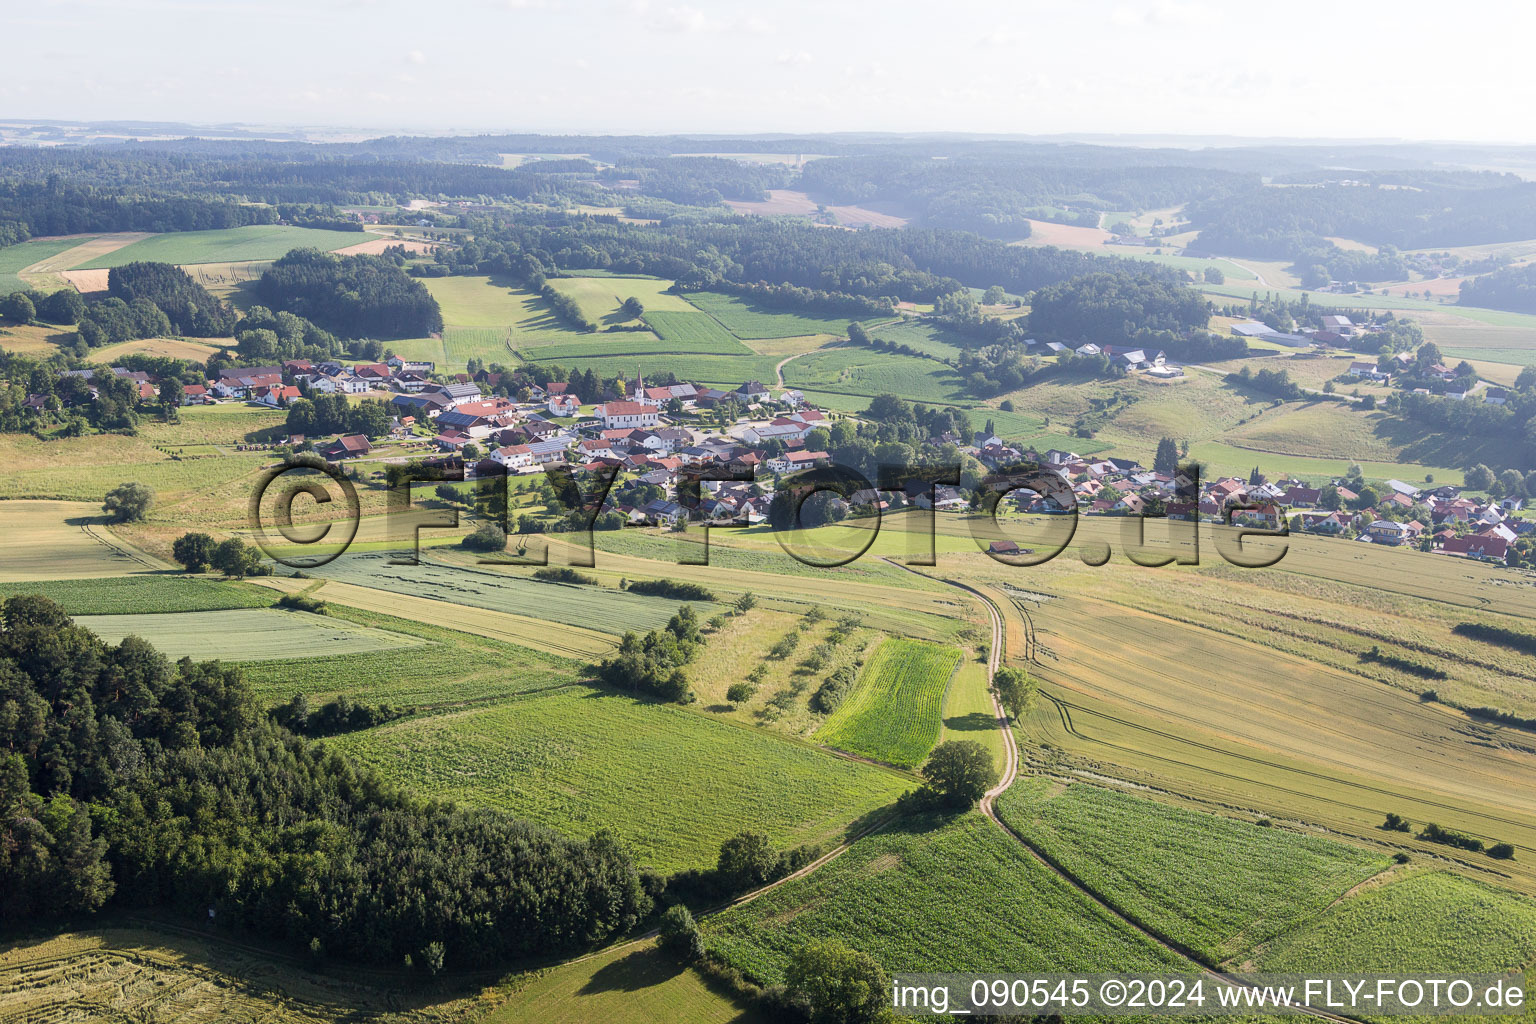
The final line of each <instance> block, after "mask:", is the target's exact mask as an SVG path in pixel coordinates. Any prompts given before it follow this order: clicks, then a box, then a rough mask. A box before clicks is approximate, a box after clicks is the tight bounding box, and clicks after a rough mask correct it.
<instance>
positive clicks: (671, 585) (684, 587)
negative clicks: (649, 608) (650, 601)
mask: <svg viewBox="0 0 1536 1024" xmlns="http://www.w3.org/2000/svg"><path fill="white" fill-rule="evenodd" d="M629 592H630V593H632V594H646V595H649V596H651V597H670V598H672V599H673V600H674V601H713V600H714V599H715V595H714V592H713V591H711V590H710V589H709V588H708V587H701V586H699V584H697V583H680V582H678V581H677V580H638V581H636V582H634V583H631V584H630V585H629Z"/></svg>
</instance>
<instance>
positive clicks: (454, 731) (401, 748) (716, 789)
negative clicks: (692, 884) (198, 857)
mask: <svg viewBox="0 0 1536 1024" xmlns="http://www.w3.org/2000/svg"><path fill="white" fill-rule="evenodd" d="M331 742H332V743H333V744H334V745H335V746H337V747H338V748H341V749H343V750H345V751H346V752H348V753H350V754H351V755H353V756H354V757H356V758H357V759H358V760H359V761H361V762H362V763H364V764H366V765H369V766H370V767H372V768H375V769H377V770H378V771H380V772H382V773H383V774H385V775H386V776H388V777H390V778H392V779H393V780H395V781H396V782H399V783H401V784H403V785H405V786H408V787H409V788H411V789H412V790H414V791H416V792H418V793H421V794H423V795H428V796H436V797H442V798H445V799H452V800H455V801H458V802H460V803H464V804H467V805H475V806H490V807H497V808H501V809H504V810H508V811H511V812H512V813H514V814H518V815H522V816H525V817H529V818H532V819H533V820H535V821H539V822H542V823H544V824H546V825H552V826H554V827H556V828H559V829H561V830H562V831H565V832H569V833H573V834H577V835H583V836H585V835H590V834H591V833H593V832H595V831H597V830H598V829H600V828H611V829H614V830H615V831H617V833H618V834H619V836H620V838H621V839H623V841H624V842H625V843H626V844H627V845H628V846H629V847H630V848H631V849H632V850H633V851H634V853H635V854H636V856H637V858H638V860H639V861H640V863H642V864H649V865H651V866H652V867H655V868H657V869H658V870H663V871H670V870H675V869H678V868H683V867H704V866H707V865H712V864H713V863H714V862H715V859H716V855H717V854H718V852H719V846H720V843H721V842H722V841H723V840H725V839H727V838H729V837H730V836H732V835H735V834H736V833H738V832H740V831H742V830H744V829H751V830H755V831H759V832H763V833H765V834H767V835H768V836H769V837H770V838H771V839H772V840H773V842H774V843H775V844H777V845H778V846H780V847H789V846H796V845H799V844H802V843H811V842H825V841H828V840H833V839H836V838H837V837H838V836H839V835H840V834H841V831H842V829H843V828H844V827H845V826H846V825H848V823H849V822H851V821H853V820H854V819H855V818H858V817H859V816H860V815H863V814H865V813H867V812H869V811H872V810H874V809H875V808H877V807H882V806H884V805H886V804H888V803H889V802H890V801H892V800H893V799H894V798H895V797H896V796H897V795H898V794H900V793H901V792H903V791H905V790H906V789H909V788H911V782H910V780H908V779H905V778H903V777H901V776H898V775H895V774H893V773H890V772H887V771H885V770H882V769H879V768H873V767H870V766H869V765H864V764H859V763H857V762H853V761H848V760H845V759H842V758H838V757H834V756H832V755H830V754H828V753H826V752H825V751H821V750H817V749H815V748H814V747H810V746H807V745H804V744H800V743H795V742H791V741H788V740H782V739H778V738H776V737H774V736H770V735H766V734H763V733H760V732H758V731H756V730H754V729H751V728H747V727H742V726H736V725H730V724H726V723H723V722H719V721H715V720H713V719H709V718H706V717H704V716H702V715H699V714H697V713H695V712H692V711H686V710H682V709H680V708H677V707H673V706H669V705H664V704H656V703H652V702H650V701H646V700H639V699H635V698H633V697H629V696H625V695H620V694H615V693H607V692H602V691H595V690H588V689H585V688H582V687H570V688H567V689H563V690H559V691H555V692H553V693H547V694H539V695H535V696H530V697H526V698H520V699H515V700H511V701H507V702H505V703H501V704H497V705H495V706H493V707H488V708H482V709H474V710H469V711H461V712H457V713H454V714H447V715H438V716H433V717H429V718H418V719H412V720H409V721H402V722H395V723H392V724H390V725H386V726H383V727H381V728H378V729H372V730H369V731H368V732H365V733H353V734H351V735H348V736H343V737H338V738H336V739H334V740H332V741H331Z"/></svg>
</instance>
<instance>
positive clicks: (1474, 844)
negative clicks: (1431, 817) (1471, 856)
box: [1419, 822, 1483, 853]
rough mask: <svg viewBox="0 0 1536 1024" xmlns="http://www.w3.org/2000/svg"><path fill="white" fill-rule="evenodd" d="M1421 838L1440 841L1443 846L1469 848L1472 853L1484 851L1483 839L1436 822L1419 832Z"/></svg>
mask: <svg viewBox="0 0 1536 1024" xmlns="http://www.w3.org/2000/svg"><path fill="white" fill-rule="evenodd" d="M1419 838H1420V839H1422V840H1424V841H1425V842H1429V843H1440V844H1441V845H1442V846H1454V847H1456V848H1457V849H1458V850H1468V851H1470V852H1472V853H1482V852H1483V841H1482V840H1481V839H1474V838H1472V837H1471V836H1469V835H1464V834H1463V833H1461V832H1455V831H1452V830H1451V829H1448V828H1441V827H1440V826H1439V825H1436V824H1435V823H1434V822H1430V823H1429V824H1428V825H1425V826H1424V831H1422V832H1420V833H1419Z"/></svg>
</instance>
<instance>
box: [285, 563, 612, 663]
mask: <svg viewBox="0 0 1536 1024" xmlns="http://www.w3.org/2000/svg"><path fill="white" fill-rule="evenodd" d="M260 582H262V583H263V584H265V585H266V586H269V587H271V588H273V589H275V590H281V591H284V592H287V593H292V592H296V591H306V590H308V589H309V587H310V585H311V584H310V582H309V581H307V580H286V579H283V578H281V577H278V578H270V579H264V580H262V581H260ZM314 594H315V596H316V597H319V598H322V599H324V600H325V601H327V602H329V603H331V604H333V605H342V606H344V607H345V608H348V609H354V610H356V611H360V612H372V613H375V614H388V615H392V616H401V617H402V618H405V619H409V620H411V621H412V622H416V623H426V624H438V623H444V622H447V623H451V624H452V627H453V629H454V630H456V631H461V632H464V633H472V634H474V635H476V636H483V637H487V638H490V639H493V640H499V641H501V642H503V643H508V644H514V645H516V646H519V647H525V648H528V649H530V650H534V651H542V652H544V653H545V654H553V655H556V656H558V657H562V658H579V659H583V660H591V659H592V658H595V657H598V656H600V655H603V654H607V653H608V652H609V651H611V650H612V649H613V647H614V646H615V645H616V644H617V643H618V639H617V638H616V637H615V636H614V635H613V634H612V633H599V632H597V631H596V630H592V629H582V628H579V627H577V626H570V625H566V624H564V623H559V622H551V621H549V620H548V619H541V618H536V617H534V616H533V615H516V614H510V613H507V612H498V611H493V610H491V609H488V608H475V607H470V606H468V605H464V604H449V603H448V602H447V601H445V600H441V599H433V598H430V597H416V596H414V595H411V594H406V593H400V592H391V591H388V590H375V589H374V588H372V587H365V586H355V585H353V584H350V583H340V582H337V581H335V580H331V581H328V582H325V583H323V584H322V585H321V586H320V587H319V588H318V589H317V590H316V591H315V592H314ZM531 610H532V609H530V611H531Z"/></svg>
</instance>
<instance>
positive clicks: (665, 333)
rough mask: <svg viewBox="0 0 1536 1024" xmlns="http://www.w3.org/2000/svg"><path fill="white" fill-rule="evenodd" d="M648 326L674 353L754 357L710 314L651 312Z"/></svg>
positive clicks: (750, 351) (646, 313)
mask: <svg viewBox="0 0 1536 1024" xmlns="http://www.w3.org/2000/svg"><path fill="white" fill-rule="evenodd" d="M645 322H646V323H647V324H649V325H650V327H651V330H653V331H655V332H656V335H657V336H658V337H659V338H661V340H662V341H663V342H665V343H666V347H667V348H669V349H671V350H672V351H674V352H711V353H714V354H716V355H722V356H741V355H750V354H751V353H752V350H751V349H749V348H747V346H745V345H743V344H742V343H741V342H739V341H737V340H736V337H735V336H734V335H733V334H731V332H730V331H727V330H726V329H725V328H724V327H721V326H720V321H718V320H716V319H715V318H714V317H712V316H710V315H709V314H708V313H700V312H698V311H697V310H694V311H691V312H671V311H663V310H650V309H647V310H646V311H645Z"/></svg>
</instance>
